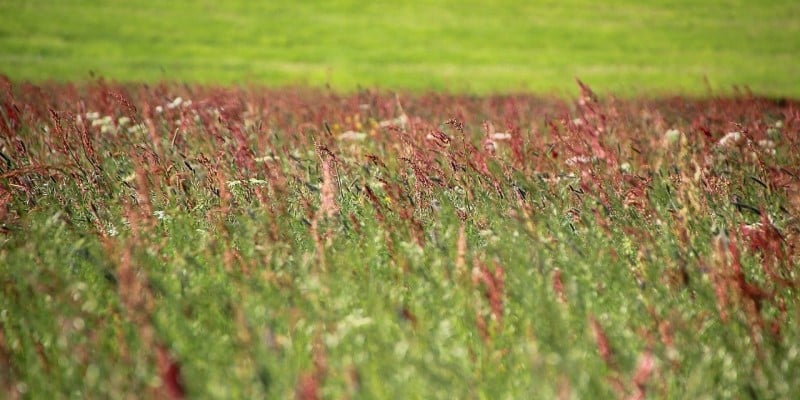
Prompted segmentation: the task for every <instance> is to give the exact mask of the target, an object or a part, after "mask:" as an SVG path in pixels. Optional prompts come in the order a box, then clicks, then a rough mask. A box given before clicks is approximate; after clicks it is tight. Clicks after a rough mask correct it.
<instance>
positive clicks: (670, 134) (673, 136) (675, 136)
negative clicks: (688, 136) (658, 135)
mask: <svg viewBox="0 0 800 400" xmlns="http://www.w3.org/2000/svg"><path fill="white" fill-rule="evenodd" d="M682 135H683V133H681V131H679V130H677V129H670V130H668V131H666V132H664V140H665V141H666V142H667V143H669V144H672V143H677V142H678V141H679V140H680V139H681V136H682Z"/></svg>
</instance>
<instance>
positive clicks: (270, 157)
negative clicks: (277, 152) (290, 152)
mask: <svg viewBox="0 0 800 400" xmlns="http://www.w3.org/2000/svg"><path fill="white" fill-rule="evenodd" d="M280 159H281V158H280V157H275V156H269V155H267V156H264V157H256V159H255V161H256V162H258V163H263V162H267V161H280Z"/></svg>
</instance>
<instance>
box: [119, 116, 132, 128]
mask: <svg viewBox="0 0 800 400" xmlns="http://www.w3.org/2000/svg"><path fill="white" fill-rule="evenodd" d="M130 122H131V119H130V118H128V117H119V119H118V120H117V125H119V126H120V127H123V126H125V125H128V124H129V123H130Z"/></svg>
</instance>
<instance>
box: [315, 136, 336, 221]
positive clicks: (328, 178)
mask: <svg viewBox="0 0 800 400" xmlns="http://www.w3.org/2000/svg"><path fill="white" fill-rule="evenodd" d="M317 156H318V157H319V159H320V168H321V169H322V186H321V187H320V206H319V212H320V213H321V214H322V215H324V216H325V217H327V218H333V217H335V216H336V215H337V214H338V213H339V205H338V204H337V203H336V195H337V192H338V190H337V186H338V182H337V174H336V163H337V161H338V160H337V158H336V156H335V155H334V154H333V153H332V152H331V151H330V150H328V148H327V147H324V146H317Z"/></svg>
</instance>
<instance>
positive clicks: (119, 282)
mask: <svg viewBox="0 0 800 400" xmlns="http://www.w3.org/2000/svg"><path fill="white" fill-rule="evenodd" d="M2 87H4V88H6V89H7V90H4V91H3V92H0V96H2V97H0V99H2V104H3V105H4V107H2V108H0V132H2V135H0V155H1V156H2V159H0V397H3V398H15V397H18V396H19V397H23V398H26V397H27V398H52V397H56V398H59V397H75V398H130V397H134V398H164V397H167V395H168V393H169V390H168V389H167V386H165V383H167V382H171V380H170V378H169V376H170V375H169V374H168V373H167V370H168V367H169V366H170V365H178V366H180V373H179V376H180V378H179V381H180V382H182V383H181V384H182V387H183V389H184V390H185V393H186V395H187V396H188V397H189V398H220V399H230V398H292V397H293V396H296V398H298V399H311V398H316V397H314V396H312V395H319V396H321V397H322V398H354V399H362V398H363V399H372V398H375V399H380V398H420V399H438V398H441V399H452V398H465V399H473V398H474V399H483V398H531V397H535V398H560V397H563V398H622V397H627V396H631V397H634V398H636V396H646V398H667V399H686V398H691V399H705V398H722V399H727V398H730V399H737V398H745V397H753V398H762V399H786V398H797V397H798V394H800V376H798V374H797V371H798V370H799V369H800V350H799V348H800V347H799V346H800V345H798V343H800V324H798V316H800V314H799V313H798V312H799V311H800V307H798V306H799V305H800V304H799V303H798V296H797V293H798V292H797V291H798V288H800V276H799V275H798V271H797V268H796V266H797V265H798V264H797V260H798V252H800V222H798V220H797V217H796V216H797V215H798V213H799V212H800V183H798V180H797V176H798V175H800V171H798V169H797V166H798V165H800V151H798V149H800V121H798V119H797V117H796V116H797V115H798V107H800V106H799V105H798V103H796V102H791V101H789V102H783V103H778V102H768V101H763V100H759V99H734V100H720V99H718V100H713V101H696V100H692V101H685V100H680V99H672V100H668V101H659V102H653V101H647V102H635V101H601V102H599V103H596V102H592V101H589V103H588V104H587V105H584V106H581V105H579V104H578V103H571V102H565V101H561V100H542V99H536V98H531V97H522V96H519V97H487V98H477V97H452V96H443V95H428V96H419V97H417V96H404V97H402V98H400V100H399V102H400V103H401V104H402V106H403V110H404V111H402V110H400V109H399V107H398V100H397V99H396V98H395V97H394V96H391V95H384V94H379V93H374V92H361V93H358V94H354V95H349V96H341V95H334V94H331V93H330V92H327V91H317V92H315V91H306V92H302V91H264V90H254V89H208V88H202V87H185V86H157V87H153V86H151V87H143V86H131V87H127V88H125V87H117V86H108V85H103V84H94V85H90V86H81V87H79V88H77V89H76V87H73V86H55V87H43V88H42V87H33V86H27V85H22V84H16V85H11V86H2ZM176 96H181V97H182V99H183V100H184V101H182V102H180V103H181V104H180V105H179V106H178V107H175V108H169V107H164V106H165V105H166V104H178V103H179V102H177V101H175V102H174V103H170V102H171V99H174V98H175V97H176ZM185 100H191V103H187V102H186V101H185ZM156 107H163V110H162V111H161V112H159V111H156ZM94 112H97V113H98V114H97V115H93V113H94ZM402 112H405V113H407V115H408V121H409V122H408V125H406V126H395V127H393V128H392V127H380V124H379V123H378V121H382V120H387V119H390V118H394V117H396V116H398V115H399V114H400V113H402ZM78 115H80V119H78V118H77V116H78ZM105 116H108V119H105V118H104V117H105ZM120 117H126V118H130V120H129V121H127V122H123V121H124V120H120V119H119V118H120ZM451 118H456V119H457V121H455V123H452V122H451V123H444V122H443V121H447V120H449V119H451ZM95 121H96V122H95ZM483 121H488V123H491V124H492V125H493V126H494V129H497V130H498V131H500V130H503V131H506V130H507V131H508V132H511V139H510V140H502V139H497V140H496V142H494V143H492V142H487V139H490V136H489V134H490V133H491V131H492V129H493V128H491V127H489V124H488V123H487V125H486V126H485V127H484V125H483V124H482V122H483ZM460 122H463V124H464V129H463V132H462V131H460V130H459V129H458V127H457V125H458V123H460ZM600 127H603V128H604V129H603V133H602V134H601V135H600V138H599V139H598V140H597V141H596V142H593V141H592V137H593V134H592V132H596V131H597V130H598V129H599V128H600ZM485 129H486V130H488V132H487V131H486V130H485ZM671 129H675V131H671V132H670V133H666V131H667V130H671ZM731 129H741V130H742V132H743V133H741V134H740V139H739V141H738V143H733V144H730V145H727V146H726V145H724V144H720V139H721V137H724V136H725V135H726V134H727V132H728V131H730V130H731ZM348 130H359V131H363V133H364V135H363V136H361V139H360V140H348V139H346V137H347V136H343V135H344V132H346V131H348ZM679 132H680V133H679ZM429 135H431V137H429ZM436 137H438V139H436ZM589 155H593V156H595V158H594V159H592V158H590V157H588V156H589ZM573 157H586V160H588V162H585V163H577V164H576V163H574V162H573V161H574V158H573ZM326 171H327V172H326ZM326 199H327V200H326ZM748 207H749V208H748ZM754 210H756V211H754ZM756 213H762V214H763V215H764V217H763V218H761V217H759V216H758V215H756ZM759 221H760V222H762V223H763V224H762V225H756V223H757V222H759ZM747 229H750V231H747ZM773 229H774V231H773ZM748 232H750V233H748ZM774 232H780V236H776V235H775V234H774ZM737 269H738V270H739V272H738V274H739V275H737V272H736V271H737ZM740 278H741V279H740ZM747 285H750V286H747ZM748 287H749V288H750V289H748V290H749V291H748V290H746V288H748ZM753 288H755V290H753ZM757 291H762V292H763V293H762V295H760V296H759V295H756V294H753V293H756V292H757ZM167 355H168V356H167ZM304 394H305V395H304ZM306 395H307V396H306ZM178 397H179V396H178Z"/></svg>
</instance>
